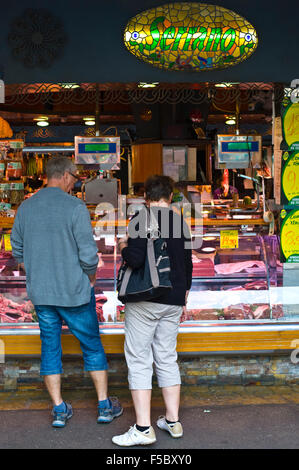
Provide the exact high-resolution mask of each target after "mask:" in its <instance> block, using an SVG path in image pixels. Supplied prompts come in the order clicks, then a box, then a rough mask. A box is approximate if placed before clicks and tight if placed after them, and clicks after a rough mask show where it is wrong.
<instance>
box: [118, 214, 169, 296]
mask: <svg viewBox="0 0 299 470" xmlns="http://www.w3.org/2000/svg"><path fill="white" fill-rule="evenodd" d="M153 219H154V218H153ZM154 221H155V226H154V227H153V226H152V227H150V228H148V230H147V252H146V257H145V263H144V265H143V266H141V267H140V268H137V269H132V268H131V267H130V266H128V264H127V263H126V262H125V261H123V263H122V264H121V266H120V268H119V271H118V276H117V290H118V299H119V300H120V301H121V302H122V303H126V302H141V301H144V300H147V301H151V299H155V298H157V297H160V296H161V295H163V294H165V292H167V291H169V290H170V289H172V285H171V281H170V260H169V256H168V252H167V241H166V240H165V239H164V238H162V237H161V235H160V232H159V229H158V225H157V222H156V220H155V219H154Z"/></svg>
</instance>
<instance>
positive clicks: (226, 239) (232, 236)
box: [220, 230, 239, 249]
mask: <svg viewBox="0 0 299 470" xmlns="http://www.w3.org/2000/svg"><path fill="white" fill-rule="evenodd" d="M238 247H239V237H238V230H221V231H220V248H222V249H232V248H238Z"/></svg>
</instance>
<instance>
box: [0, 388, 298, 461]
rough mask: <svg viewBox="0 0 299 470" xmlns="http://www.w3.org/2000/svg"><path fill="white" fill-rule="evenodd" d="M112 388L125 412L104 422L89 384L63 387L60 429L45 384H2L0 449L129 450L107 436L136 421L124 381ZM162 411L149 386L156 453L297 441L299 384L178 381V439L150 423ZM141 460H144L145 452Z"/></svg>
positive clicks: (108, 454)
mask: <svg viewBox="0 0 299 470" xmlns="http://www.w3.org/2000/svg"><path fill="white" fill-rule="evenodd" d="M110 395H117V396H118V397H119V398H120V400H121V402H122V404H123V407H124V413H123V415H122V416H121V417H119V418H117V419H115V420H114V421H113V422H112V423H110V424H97V422H96V415H97V412H96V396H95V392H94V390H90V389H88V390H74V391H70V390H66V391H65V392H64V393H63V396H64V399H65V400H66V401H70V402H71V403H72V406H73V409H74V415H73V417H72V418H71V419H70V420H69V422H68V424H67V426H66V427H65V428H64V429H54V428H52V427H51V425H50V424H51V415H50V411H51V404H50V402H49V398H48V395H47V392H46V391H45V390H39V391H32V390H27V391H26V390H23V391H19V392H10V393H4V392H2V393H0V449H97V450H100V449H104V450H105V455H104V456H103V458H104V459H106V460H105V462H106V463H107V459H110V458H111V459H112V458H114V459H115V458H116V456H118V455H129V454H124V453H119V451H120V448H119V447H118V446H116V445H114V444H113V443H112V441H111V437H112V436H114V435H115V434H121V433H123V432H125V431H127V430H128V428H129V426H131V425H132V424H134V422H135V419H134V410H133V406H132V401H131V398H130V394H129V392H128V390H126V389H125V388H123V389H122V388H118V389H111V390H110ZM163 412H164V409H163V402H162V397H161V394H160V391H159V390H155V389H154V391H153V399H152V424H153V426H154V428H155V431H156V436H157V442H156V443H154V444H152V445H151V446H147V447H146V448H145V447H144V448H142V450H144V449H146V450H147V454H146V455H150V454H151V455H157V454H161V450H164V452H165V451H166V450H167V452H168V453H169V454H171V455H176V454H178V453H181V455H183V454H186V452H187V451H188V452H189V453H190V452H191V450H192V449H193V450H195V449H201V450H202V449H298V447H299V419H298V418H299V385H286V386H248V387H244V386H243V387H242V386H223V387H220V386H217V387H216V386H215V387H212V386H197V387H182V393H181V408H180V420H181V422H182V424H183V428H184V436H183V437H182V438H180V439H173V438H171V437H170V436H169V434H168V433H166V432H165V431H162V430H160V429H158V428H157V426H156V425H155V421H156V419H157V418H158V417H159V416H160V415H161V414H163ZM136 449H140V447H132V448H130V449H129V452H131V455H132V456H133V455H135V456H136V458H137V456H138V455H140V452H139V454H138V452H137V453H136ZM121 450H123V449H121ZM133 450H134V452H133V453H132V451H133ZM182 452H183V454H182ZM143 455H145V454H143ZM128 458H129V457H128ZM151 458H152V457H151ZM155 458H156V457H155ZM143 461H144V462H146V463H149V461H148V459H143ZM108 463H114V464H118V463H122V464H123V463H124V462H115V461H114V462H112V461H111V462H110V461H109V462H108ZM155 463H156V464H157V461H153V462H151V464H152V465H153V464H155ZM158 463H159V462H158ZM164 463H165V462H164ZM166 463H171V462H166ZM174 463H177V462H174ZM185 463H188V462H185ZM130 464H132V465H130V466H133V467H134V466H135V467H136V466H137V465H133V462H130ZM139 466H141V462H139Z"/></svg>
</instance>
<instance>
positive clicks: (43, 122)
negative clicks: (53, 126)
mask: <svg viewBox="0 0 299 470" xmlns="http://www.w3.org/2000/svg"><path fill="white" fill-rule="evenodd" d="M36 124H37V125H38V126H40V127H46V126H48V125H49V123H48V121H37V123H36Z"/></svg>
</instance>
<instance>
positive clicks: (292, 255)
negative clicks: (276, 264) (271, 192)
mask: <svg viewBox="0 0 299 470" xmlns="http://www.w3.org/2000/svg"><path fill="white" fill-rule="evenodd" d="M280 218H281V229H280V248H281V261H282V262H283V263H299V210H298V209H297V208H296V209H293V210H291V211H289V210H285V209H283V210H282V211H281V212H280Z"/></svg>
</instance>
